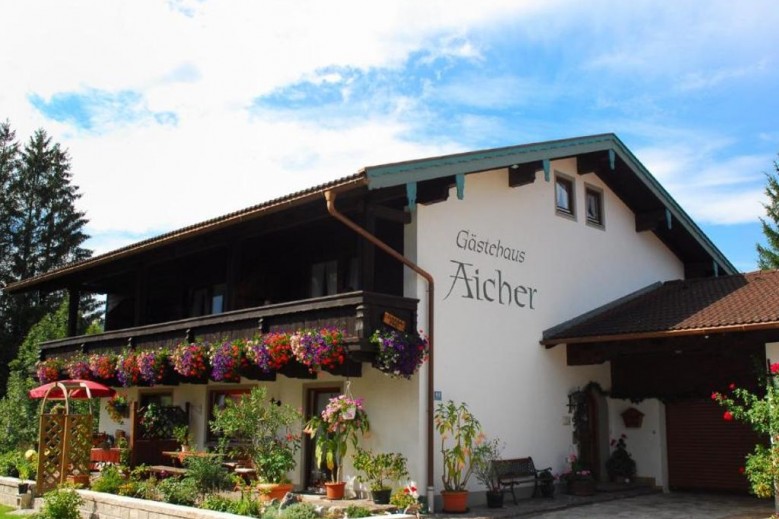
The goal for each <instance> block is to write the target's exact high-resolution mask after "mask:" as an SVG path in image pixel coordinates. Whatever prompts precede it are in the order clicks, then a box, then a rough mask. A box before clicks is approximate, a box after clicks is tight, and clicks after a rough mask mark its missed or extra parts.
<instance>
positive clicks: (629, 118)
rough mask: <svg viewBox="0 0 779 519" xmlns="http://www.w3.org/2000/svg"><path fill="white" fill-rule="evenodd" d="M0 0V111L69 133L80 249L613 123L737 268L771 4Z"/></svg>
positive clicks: (778, 61)
mask: <svg viewBox="0 0 779 519" xmlns="http://www.w3.org/2000/svg"><path fill="white" fill-rule="evenodd" d="M475 6H478V7H475ZM0 8H1V9H2V12H3V13H4V16H3V17H2V19H1V20H0V46H1V47H2V48H4V49H12V50H13V52H6V53H4V54H3V56H0V67H2V70H3V71H4V73H3V74H2V76H1V77H0V118H3V119H5V118H8V119H9V120H10V121H11V124H12V126H13V127H14V128H15V129H16V130H17V133H18V135H20V136H24V137H26V136H29V135H30V134H31V133H32V131H33V130H35V129H36V128H39V127H42V128H45V129H46V130H47V131H48V132H49V133H50V134H52V135H53V136H54V138H55V139H56V140H57V141H59V142H60V143H61V144H63V145H64V146H65V147H67V148H68V149H69V151H70V155H71V158H72V164H73V174H74V181H75V183H76V184H77V185H79V187H80V189H81V192H82V193H83V197H82V199H81V202H82V206H83V208H84V209H85V210H86V211H87V216H88V218H89V219H90V224H89V228H88V232H89V233H90V234H91V235H92V236H93V238H92V240H91V241H90V243H89V245H90V246H91V247H93V248H94V249H95V250H96V251H97V252H105V251H107V250H110V249H113V248H115V247H118V246H121V245H123V244H126V243H129V242H132V241H136V240H140V239H143V238H146V237H148V236H151V235H155V234H159V233H162V232H166V231H168V230H171V229H174V228H177V227H181V226H185V225H188V224H191V223H194V222H197V221H200V220H203V219H207V218H210V217H213V216H217V215H220V214H224V213H227V212H230V211H233V210H236V209H239V208H242V207H246V206H249V205H254V204H256V203H259V202H261V201H263V200H267V199H270V198H274V197H276V196H280V195H283V194H286V193H288V192H291V191H294V190H297V189H302V188H305V187H308V186H311V185H314V184H317V183H320V182H323V181H326V180H329V179H333V178H338V177H341V176H345V175H349V174H352V173H354V172H356V171H357V170H359V169H360V168H362V167H364V166H368V165H374V164H383V163H387V162H394V161H398V160H410V159H416V158H423V157H427V156H431V155H440V154H443V153H452V152H458V151H467V150H473V149H481V148H490V147H497V146H507V145H514V144H523V143H529V142H537V141H542V140H548V139H557V138H567V137H575V136H581V135H587V134H593V133H603V132H613V133H616V134H617V135H618V136H619V137H620V138H621V139H622V140H623V141H624V142H625V143H626V145H627V146H628V147H629V148H630V149H631V150H632V151H633V152H634V153H635V155H636V156H637V157H638V158H639V160H641V161H642V162H643V163H644V165H645V166H647V168H648V169H649V170H650V171H652V173H653V174H654V175H655V176H656V177H657V178H658V179H659V180H660V182H661V183H662V184H663V185H664V186H665V187H666V189H667V190H668V191H669V192H670V193H671V194H672V196H674V198H676V200H677V201H678V202H679V203H680V204H681V205H682V207H684V208H685V209H686V210H687V211H688V213H690V215H691V216H692V217H693V218H694V219H695V221H696V222H698V224H699V225H700V226H701V227H702V228H703V229H704V231H705V232H706V233H707V234H708V235H709V236H710V237H711V238H712V240H713V241H714V242H715V244H717V245H718V246H719V247H720V248H721V249H722V250H723V252H724V253H725V254H726V255H727V256H728V257H729V258H730V259H731V261H732V262H733V263H734V264H735V265H736V267H737V268H739V269H740V270H744V271H749V270H754V269H755V266H756V253H755V243H756V242H757V241H758V240H761V239H762V235H761V232H760V226H759V222H758V218H759V217H760V216H761V215H762V214H763V209H762V207H761V201H763V193H762V191H763V186H764V178H765V177H764V174H763V173H764V172H768V171H771V170H772V169H773V162H774V160H776V158H777V152H779V117H778V116H777V114H779V96H777V95H776V92H778V91H779V31H777V30H776V27H779V9H777V8H776V6H775V2H773V1H759V0H746V1H744V2H739V3H733V2H729V1H728V2H726V1H716V0H712V1H707V2H699V1H693V0H678V1H674V2H661V1H659V0H658V1H651V2H650V1H641V0H634V1H631V2H624V1H619V0H613V1H598V0H592V1H590V2H586V5H585V3H584V2H578V1H573V0H571V1H563V0H560V1H554V0H546V1H543V2H542V1H539V0H536V1H533V2H529V1H528V2H524V1H521V0H514V1H489V0H486V1H484V2H479V3H478V4H474V3H473V2H464V1H459V0H448V1H430V2H418V1H396V2H356V1H355V2H351V1H350V2H341V1H330V2H317V1H313V0H311V1H298V0H287V1H282V0H268V1H263V2H253V1H248V0H247V1H235V2H229V3H226V2H216V1H211V0H202V1H197V0H191V1H190V0H186V1H175V0H170V1H159V2H154V1H142V2H131V1H115V0H99V1H97V0H95V1H85V2H79V3H77V4H74V3H70V2H59V1H54V0H52V1H37V0H31V1H26V2H18V1H13V0H0Z"/></svg>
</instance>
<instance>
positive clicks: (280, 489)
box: [257, 483, 293, 502]
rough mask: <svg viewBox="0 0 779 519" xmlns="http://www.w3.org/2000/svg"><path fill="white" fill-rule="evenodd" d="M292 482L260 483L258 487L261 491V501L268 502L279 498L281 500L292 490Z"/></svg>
mask: <svg viewBox="0 0 779 519" xmlns="http://www.w3.org/2000/svg"><path fill="white" fill-rule="evenodd" d="M292 488H293V485H292V483H260V484H259V485H257V489H258V490H259V491H260V501H263V502H268V501H273V500H274V499H278V500H279V501H281V500H282V499H284V496H286V495H287V492H291V491H292Z"/></svg>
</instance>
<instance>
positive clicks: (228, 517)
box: [0, 477, 414, 519]
mask: <svg viewBox="0 0 779 519" xmlns="http://www.w3.org/2000/svg"><path fill="white" fill-rule="evenodd" d="M19 483H20V480H19V479H16V478H6V477H0V504H4V505H7V506H14V507H15V506H17V503H16V500H17V496H18V493H19ZM29 483H34V482H33V481H30V482H29ZM78 492H79V494H81V497H82V498H84V504H83V506H82V507H81V517H83V518H84V519H246V518H245V516H242V515H235V514H228V513H225V512H212V511H210V510H201V509H199V508H192V507H189V506H179V505H171V504H169V503H160V502H158V501H147V500H145V499H136V498H134V497H125V496H117V495H114V494H106V493H103V492H93V491H91V490H79V491H78ZM40 505H41V499H36V508H39V507H40ZM381 517H382V518H388V519H413V517H414V516H411V515H403V514H394V515H385V516H381Z"/></svg>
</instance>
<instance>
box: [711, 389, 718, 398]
mask: <svg viewBox="0 0 779 519" xmlns="http://www.w3.org/2000/svg"><path fill="white" fill-rule="evenodd" d="M711 399H712V400H719V393H717V392H716V391H715V392H713V393H712V394H711Z"/></svg>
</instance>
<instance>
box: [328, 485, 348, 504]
mask: <svg viewBox="0 0 779 519" xmlns="http://www.w3.org/2000/svg"><path fill="white" fill-rule="evenodd" d="M345 487H346V481H339V482H337V483H325V490H326V492H327V493H326V496H327V499H332V500H334V501H335V500H338V499H343V498H344V488H345Z"/></svg>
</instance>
